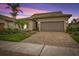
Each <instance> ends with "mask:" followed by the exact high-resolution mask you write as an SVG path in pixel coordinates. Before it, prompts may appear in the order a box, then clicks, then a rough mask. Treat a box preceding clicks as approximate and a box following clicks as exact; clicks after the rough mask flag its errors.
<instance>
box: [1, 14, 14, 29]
mask: <svg viewBox="0 0 79 59" xmlns="http://www.w3.org/2000/svg"><path fill="white" fill-rule="evenodd" d="M9 27H10V28H14V21H13V19H12V18H10V17H7V16H4V15H0V29H3V28H9Z"/></svg>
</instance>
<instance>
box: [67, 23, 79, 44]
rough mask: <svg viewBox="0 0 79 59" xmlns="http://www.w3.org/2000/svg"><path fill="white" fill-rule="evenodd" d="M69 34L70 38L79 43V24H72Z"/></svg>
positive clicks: (68, 29) (68, 30)
mask: <svg viewBox="0 0 79 59" xmlns="http://www.w3.org/2000/svg"><path fill="white" fill-rule="evenodd" d="M66 32H67V33H69V34H70V36H71V37H72V38H73V39H74V40H75V41H76V42H78V43H79V24H71V25H70V26H69V27H68V28H67V31H66Z"/></svg>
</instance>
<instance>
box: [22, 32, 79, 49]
mask: <svg viewBox="0 0 79 59" xmlns="http://www.w3.org/2000/svg"><path fill="white" fill-rule="evenodd" d="M22 42H27V43H37V44H45V45H53V46H59V47H72V48H79V44H78V43H76V41H74V40H73V39H72V38H71V37H70V36H69V34H67V33H64V32H37V33H36V34H34V35H32V36H31V37H29V38H27V39H25V40H23V41H22Z"/></svg>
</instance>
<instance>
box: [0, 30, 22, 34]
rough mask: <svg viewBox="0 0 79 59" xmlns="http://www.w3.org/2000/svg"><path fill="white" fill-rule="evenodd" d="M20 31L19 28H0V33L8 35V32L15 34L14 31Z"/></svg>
mask: <svg viewBox="0 0 79 59" xmlns="http://www.w3.org/2000/svg"><path fill="white" fill-rule="evenodd" d="M19 32H21V31H20V30H18V29H9V28H8V29H4V30H1V31H0V35H8V34H15V33H19Z"/></svg>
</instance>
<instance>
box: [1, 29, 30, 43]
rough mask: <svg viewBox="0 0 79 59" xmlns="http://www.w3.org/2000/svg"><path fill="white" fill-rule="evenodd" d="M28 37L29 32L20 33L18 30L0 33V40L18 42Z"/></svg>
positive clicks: (6, 30) (5, 30) (7, 30)
mask: <svg viewBox="0 0 79 59" xmlns="http://www.w3.org/2000/svg"><path fill="white" fill-rule="evenodd" d="M30 35H31V33H30V32H24V31H20V30H18V29H4V30H3V31H0V40H5V41H14V42H19V41H22V40H24V39H25V38H27V37H29V36H30Z"/></svg>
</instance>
